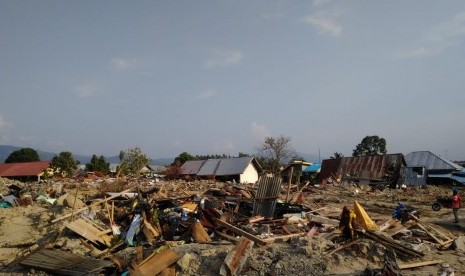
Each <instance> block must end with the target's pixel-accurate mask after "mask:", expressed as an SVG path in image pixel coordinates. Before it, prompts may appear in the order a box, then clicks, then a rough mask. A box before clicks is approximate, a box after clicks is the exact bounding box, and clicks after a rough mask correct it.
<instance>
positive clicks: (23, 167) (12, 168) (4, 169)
mask: <svg viewBox="0 0 465 276" xmlns="http://www.w3.org/2000/svg"><path fill="white" fill-rule="evenodd" d="M49 166H50V161H37V162H23V163H4V164H0V176H4V177H5V176H37V175H39V174H41V173H42V171H43V170H45V169H46V168H48V167H49Z"/></svg>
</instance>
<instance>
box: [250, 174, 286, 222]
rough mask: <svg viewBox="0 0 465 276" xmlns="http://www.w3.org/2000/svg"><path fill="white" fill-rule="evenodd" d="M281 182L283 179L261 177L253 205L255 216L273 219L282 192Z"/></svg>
mask: <svg viewBox="0 0 465 276" xmlns="http://www.w3.org/2000/svg"><path fill="white" fill-rule="evenodd" d="M281 181H282V179H281V177H268V176H262V177H260V179H259V180H258V189H257V194H256V195H255V201H254V205H253V215H254V216H264V217H266V218H270V217H273V215H274V210H275V208H276V201H277V200H278V197H279V193H280V192H281Z"/></svg>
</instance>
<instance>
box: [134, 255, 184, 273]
mask: <svg viewBox="0 0 465 276" xmlns="http://www.w3.org/2000/svg"><path fill="white" fill-rule="evenodd" d="M180 258H181V256H179V255H178V254H176V253H175V252H174V251H173V250H171V249H169V248H168V249H165V250H163V251H161V252H155V253H153V254H151V255H150V256H148V257H147V258H146V259H145V260H143V261H142V262H141V263H140V264H136V265H133V269H130V273H131V275H134V276H146V275H157V274H158V273H161V272H162V271H163V270H164V269H166V268H167V267H169V266H170V265H172V264H174V263H175V262H177V261H178V260H179V259H180Z"/></svg>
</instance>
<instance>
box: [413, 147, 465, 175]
mask: <svg viewBox="0 0 465 276" xmlns="http://www.w3.org/2000/svg"><path fill="white" fill-rule="evenodd" d="M405 161H406V162H407V165H408V166H409V167H425V168H426V170H429V171H430V170H450V171H455V170H461V169H463V168H462V167H461V166H459V165H457V164H455V163H453V162H451V161H449V160H447V159H445V158H442V157H441V156H438V155H436V154H434V153H432V152H430V151H414V152H411V153H409V154H407V155H406V156H405Z"/></svg>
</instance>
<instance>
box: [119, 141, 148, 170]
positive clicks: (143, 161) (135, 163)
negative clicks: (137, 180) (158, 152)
mask: <svg viewBox="0 0 465 276" xmlns="http://www.w3.org/2000/svg"><path fill="white" fill-rule="evenodd" d="M119 161H120V165H119V166H118V169H117V172H116V176H117V177H118V176H120V175H121V174H126V173H128V174H133V175H136V176H138V175H139V174H140V171H141V170H142V168H143V167H145V166H147V165H148V164H149V163H150V158H149V157H148V156H147V155H146V154H144V153H143V152H142V151H141V150H140V148H138V147H135V148H132V149H128V150H126V151H120V153H119Z"/></svg>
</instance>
